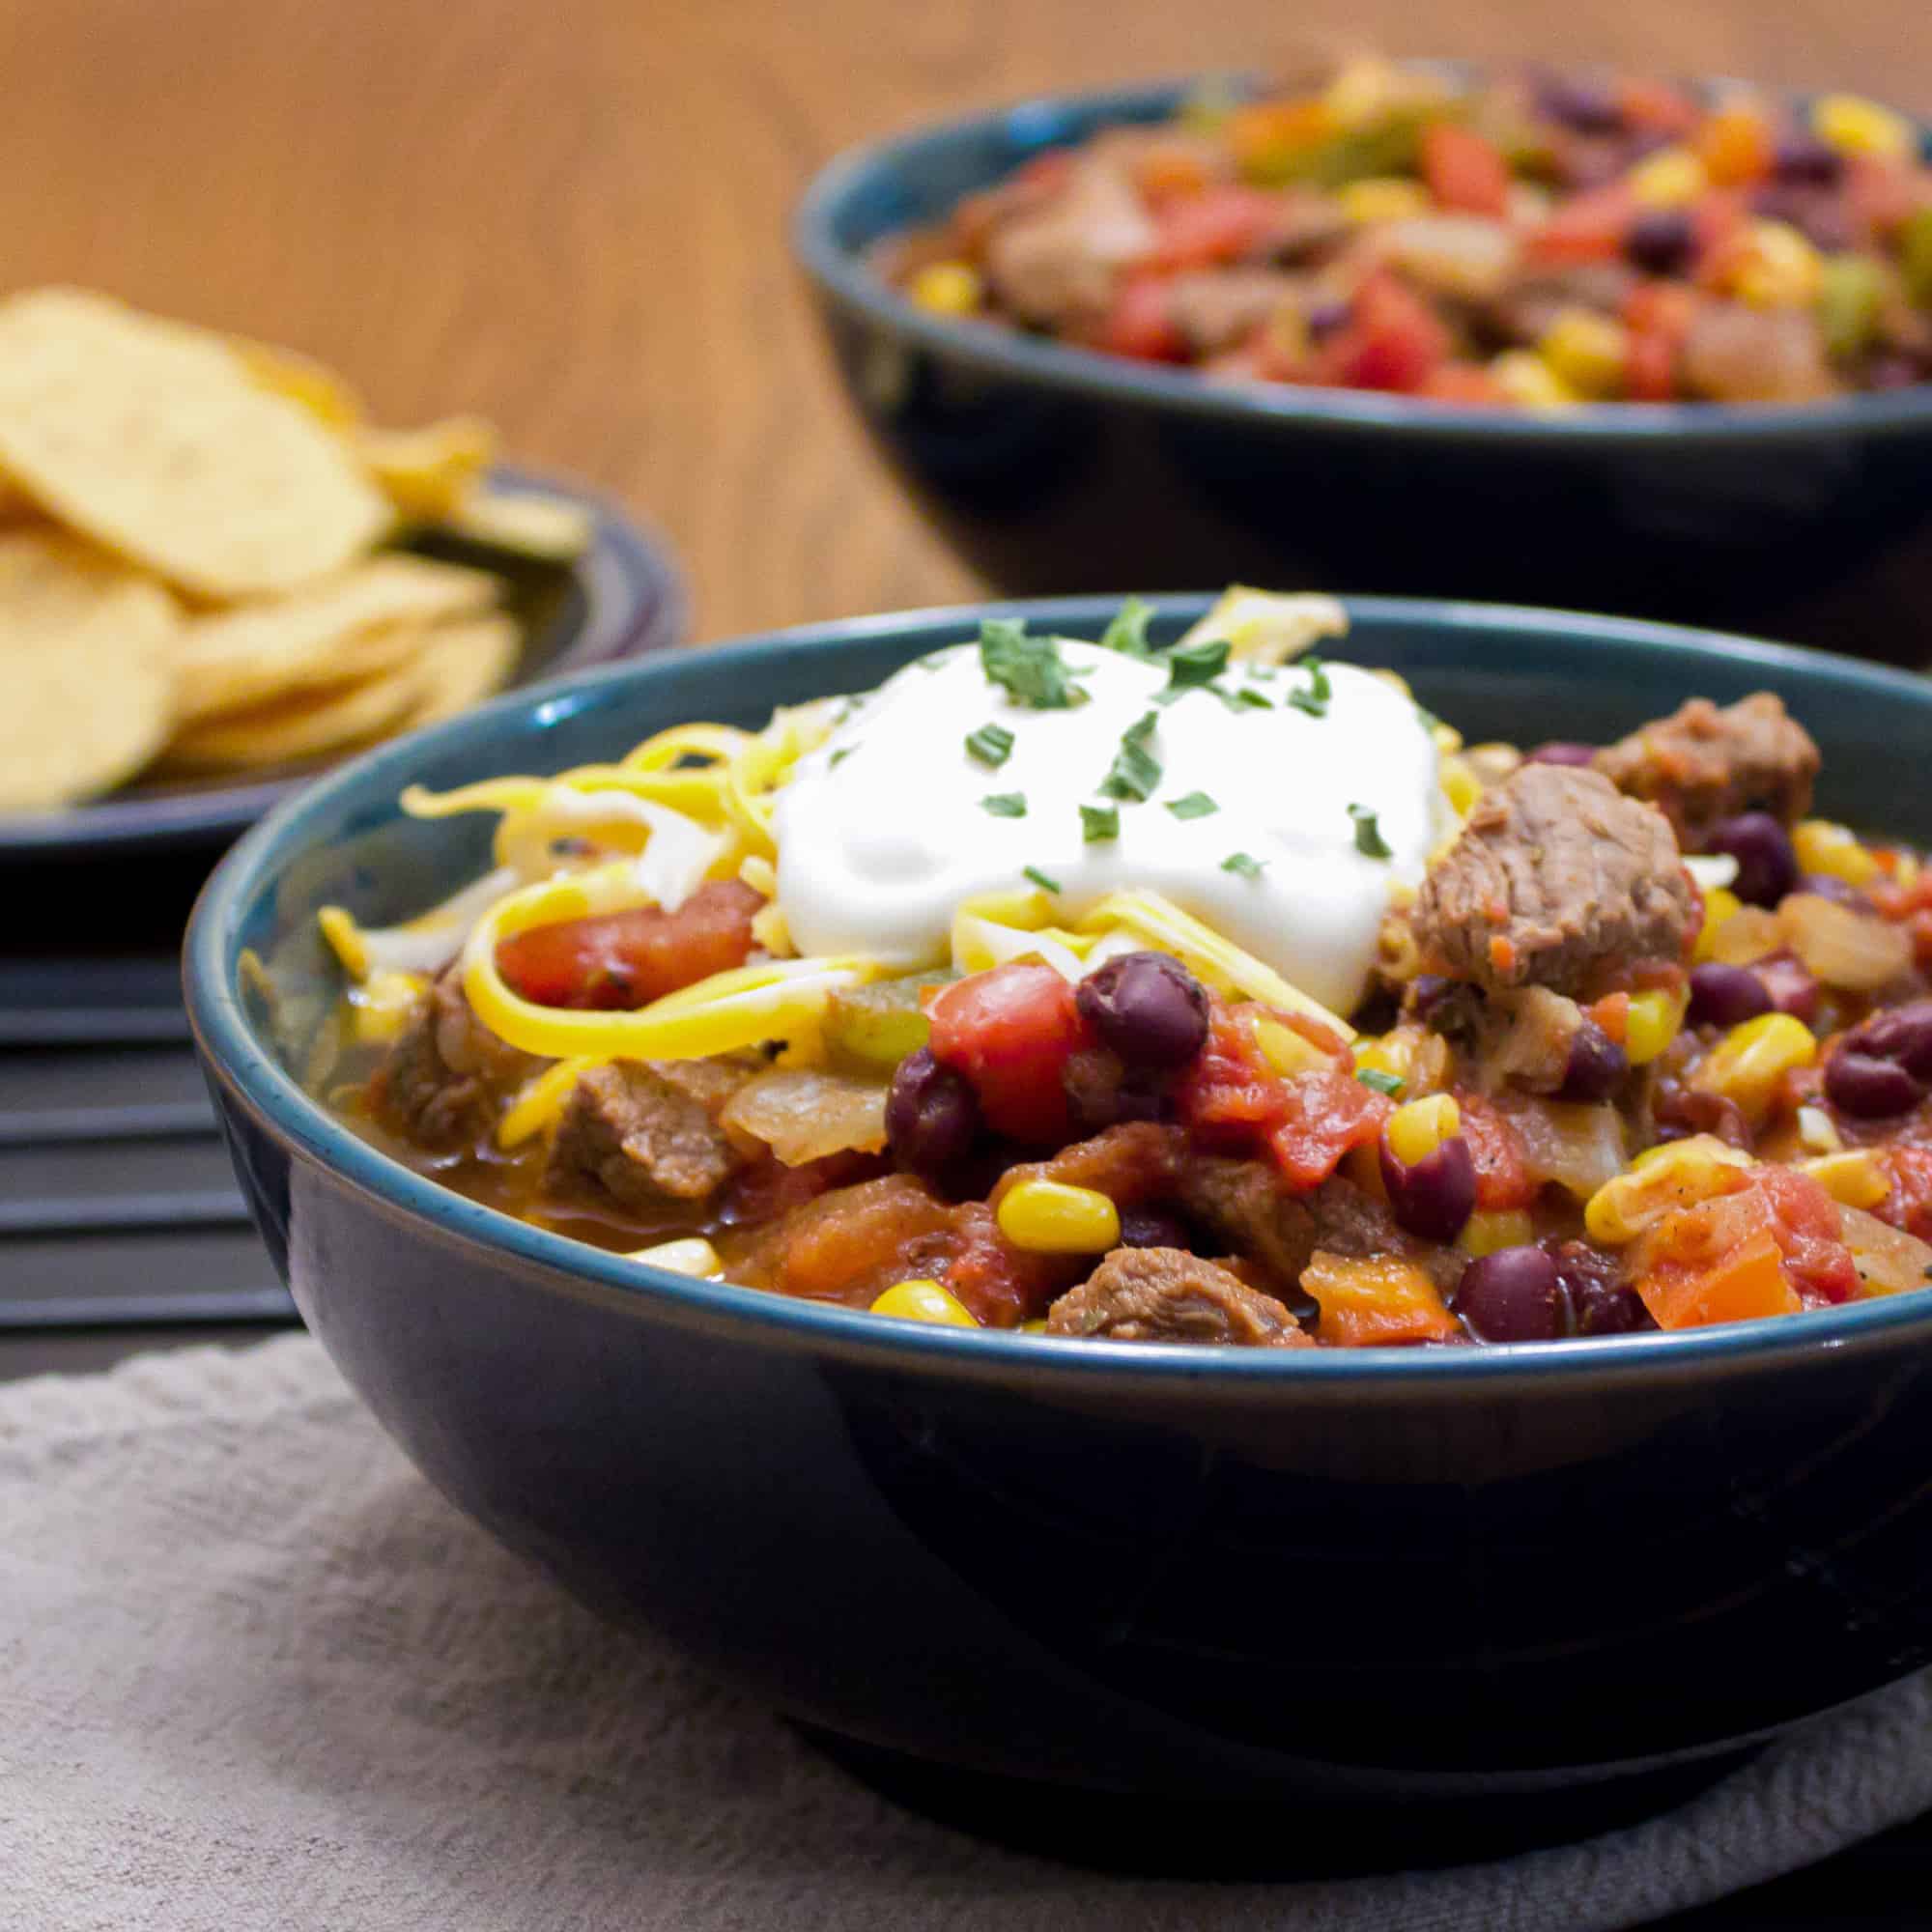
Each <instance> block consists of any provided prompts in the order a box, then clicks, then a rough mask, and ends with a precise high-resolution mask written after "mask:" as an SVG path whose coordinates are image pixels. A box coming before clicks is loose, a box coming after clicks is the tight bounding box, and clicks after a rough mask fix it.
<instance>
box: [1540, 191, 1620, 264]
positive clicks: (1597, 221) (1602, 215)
mask: <svg viewBox="0 0 1932 1932" xmlns="http://www.w3.org/2000/svg"><path fill="white" fill-rule="evenodd" d="M1635 213H1636V201H1635V198H1634V196H1633V195H1632V193H1631V191H1630V188H1629V186H1628V185H1626V184H1624V183H1623V182H1612V183H1611V184H1610V185H1608V186H1607V187H1597V188H1591V189H1589V190H1588V191H1587V192H1586V193H1583V194H1579V195H1577V196H1575V197H1573V198H1572V199H1571V200H1569V201H1566V202H1563V203H1562V204H1560V205H1559V206H1558V207H1557V208H1556V209H1555V210H1554V211H1553V212H1552V213H1551V214H1550V215H1549V218H1548V220H1547V221H1545V222H1544V224H1543V225H1542V227H1540V228H1539V229H1537V230H1536V232H1535V233H1534V234H1533V235H1531V236H1530V238H1529V240H1528V241H1527V243H1526V244H1525V248H1524V252H1525V253H1526V254H1527V255H1528V256H1529V257H1530V258H1531V259H1532V260H1534V261H1538V262H1547V263H1551V264H1556V263H1571V262H1613V261H1615V260H1616V258H1617V257H1618V256H1619V255H1621V254H1622V253H1623V247H1624V237H1625V236H1626V235H1627V234H1629V232H1630V225H1631V222H1632V220H1633V218H1634V215H1635Z"/></svg>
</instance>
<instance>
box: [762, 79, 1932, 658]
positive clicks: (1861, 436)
mask: <svg viewBox="0 0 1932 1932" xmlns="http://www.w3.org/2000/svg"><path fill="white" fill-rule="evenodd" d="M1190 91H1191V89H1190V88H1189V87H1188V86H1187V85H1182V84H1168V85H1161V86H1149V87H1137V88H1129V89H1122V90H1116V91H1113V92H1106V93H1095V94H1079V95H1067V96H1059V97H1046V98H1043V99H1037V100H1032V101H1028V102H1026V103H1024V104H1023V105H1020V106H1015V107H1009V108H1004V109H1001V110H999V111H996V112H993V113H987V114H982V115H979V116H976V117H974V118H971V119H968V120H962V121H955V122H952V123H949V124H947V125H944V126H941V127H937V128H925V129H922V130H919V131H917V132H914V133H912V134H908V135H906V136H903V137H901V138H899V139H896V140H892V141H887V142H883V143H880V144H878V145H876V146H872V147H867V148H863V149H858V150H855V151H853V152H851V153H848V154H846V155H844V156H841V157H839V158H838V159H837V160H835V161H833V162H832V163H831V164H830V165H829V166H828V167H827V168H826V169H825V170H824V171H823V172H822V173H821V174H820V175H819V176H818V178H817V179H816V181H815V182H813V184H812V185H811V187H810V191H809V192H808V193H807V195H806V197H805V200H804V202H803V204H802V206H801V207H800V209H799V211H798V213H797V216H796V219H795V222H794V225H793V231H792V239H793V245H794V248H795V250H796V252H797V254H798V257H799V259H800V261H801V262H802V263H803V265H804V267H805V269H806V271H807V273H808V275H809V276H810V282H811V286H812V290H813V293H814V295H815V296H816V298H817V303H818V309H819V313H820V316H821V318H822V320H823V322H824V326H825V328H826V332H827V335H828V337H829V339H830V342H831V346H832V350H833V353H834V355H835V357H836V360H837V363H838V370H839V374H840V375H841V377H842V378H843V380H844V383H845V385H846V388H847V390H848V392H849V394H850V396H851V398H852V401H853V403H854V405H855V407H856V408H857V410H858V412H859V414H860V416H861V418H862V420H863V421H864V422H865V424H866V426H867V429H868V430H869V431H870V433H871V435H872V437H873V439H874V440H875V441H876V442H877V443H878V445H879V447H880V449H881V450H882V451H883V453H884V454H885V456H886V457H887V458H888V460H889V461H890V462H891V463H892V465H893V467H894V468H895V469H896V470H897V471H898V472H899V474H900V475H901V477H902V478H903V479H904V480H905V481H906V483H907V484H908V485H909V486H910V488H911V490H912V492H913V494H914V496H915V497H916V498H917V500H918V501H919V503H920V504H921V506H922V508H923V510H924V511H925V513H926V514H927V516H928V517H929V518H930V519H931V520H932V522H933V523H934V524H935V525H937V526H938V527H939V528H940V529H941V530H942V531H943V532H944V533H945V534H946V536H947V537H948V538H949V539H950V540H951V541H952V543H953V544H954V545H955V546H956V547H957V548H958V549H959V550H960V551H961V553H962V554H964V555H965V556H966V558H967V559H968V560H969V561H970V562H971V563H972V564H973V565H974V566H975V567H976V568H977V569H979V570H980V571H981V572H983V573H984V574H985V575H986V576H987V578H989V579H990V581H991V582H992V583H993V584H994V586H995V587H996V588H997V589H998V590H1000V591H1001V592H1002V593H1005V594H1009V595H1014V596H1026V595H1034V594H1050V593H1059V592H1067V591H1080V590H1099V589H1103V588H1106V587H1108V586H1110V585H1114V584H1118V583H1120V582H1122V581H1124V580H1129V579H1131V580H1133V581H1136V582H1151V583H1189V582H1194V583H1198V582H1227V581H1229V580H1231V579H1235V580H1245V581H1248V582H1261V583H1266V584H1269V585H1271V586H1273V585H1289V584H1306V583H1314V584H1320V585H1322V586H1328V585H1333V584H1344V583H1358V584H1365V585H1373V586H1374V587H1375V588H1376V589H1377V590H1378V591H1403V592H1414V593H1420V594H1426V595H1431V596H1451V597H1488V598H1501V599H1507V600H1510V601H1512V602H1521V603H1544V604H1553V605H1558V606H1562V607H1564V608H1566V609H1582V610H1608V611H1634V612H1639V613H1643V614H1646V615H1655V616H1664V617H1671V618H1675V619H1678V620H1680V621H1686V622H1694V623H1710V624H1721V625H1726V626H1730V627H1733V628H1738V629H1747V630H1757V631H1764V632H1769V633H1771V634H1772V635H1775V636H1781V637H1789V638H1795V639H1802V640H1804V641H1807V642H1811V643H1819V644H1827V645H1830V646H1833V648H1836V649H1841V650H1850V651H1855V652H1858V653H1860V654H1861V655H1864V656H1869V657H1876V658H1881V659H1884V660H1886V661H1888V662H1891V663H1901V664H1910V665H1913V666H1918V665H1921V664H1923V663H1925V662H1926V661H1927V660H1928V659H1932V641H1928V640H1927V639H1925V637H1924V631H1923V616H1922V612H1923V611H1924V609H1925V607H1926V604H1927V601H1928V599H1932V385H1925V386H1920V387H1918V388H1917V389H1908V390H1901V391H1896V392H1893V393H1889V394H1883V395H1865V396H1854V397H1849V398H1846V399H1845V400H1843V401H1837V402H1832V403H1826V404H1817V405H1807V406H1803V407H1793V408H1789V409H1783V408H1763V409H1743V408H1728V407H1722V406H1719V405H1713V404H1681V405H1668V406H1655V405H1628V404H1627V405H1612V406H1607V407H1602V408H1596V409H1588V410H1578V411H1575V412H1568V413H1566V414H1563V415H1561V416H1536V415H1527V414H1520V413H1515V412H1504V411H1499V410H1481V409H1469V408H1462V407H1455V406H1451V405H1446V404H1440V403H1424V402H1417V401H1414V400H1411V399H1407V398H1404V397H1392V396H1380V395H1373V394H1368V393H1365V392H1362V391H1354V390H1321V389H1297V388H1289V387H1284V386H1280V385H1274V384H1238V385H1235V384H1210V383H1208V382H1206V381H1204V380H1203V379H1202V378H1201V377H1200V376H1198V375H1196V374H1194V373H1192V372H1189V371H1185V370H1174V369H1166V368H1159V367H1154V366H1152V365H1150V364H1147V363H1138V362H1132V361H1127V360H1124V359H1122V358H1120V357H1116V356H1109V355H1099V354H1097V353H1094V352H1091V351H1087V350H1082V349H1074V348H1068V347H1066V346H1064V345H1062V344H1058V343H1054V342H1049V341H1046V340H1043V339H1037V338H1033V337H1029V336H1025V335H1021V334H1016V333H1014V332H1012V331H1009V330H1006V329H997V328H992V327H984V326H982V325H978V324H974V323H971V322H956V321H949V320H947V319H944V318H942V317H937V316H934V315H931V314H928V313H926V312H924V311H923V310H921V309H919V308H918V307H916V306H915V305H914V304H913V303H912V302H910V301H908V300H906V299H905V298H903V297H902V296H900V295H898V294H897V293H896V292H895V291H894V290H893V289H891V288H890V287H888V286H887V284H886V283H885V282H884V281H882V280H881V279H880V278H879V277H878V276H877V275H876V274H874V273H873V272H872V270H871V269H870V268H869V267H868V266H867V259H866V251H867V249H868V248H869V247H870V245H871V244H872V243H873V242H875V241H878V240H879V239H880V238H881V237H883V236H886V235H889V234H891V233H893V232H894V231H895V230H897V229H900V228H903V227H906V226H907V225H909V224H913V223H917V222H923V221H929V220H932V219H934V218H936V217H938V216H941V215H943V214H944V213H946V212H947V211H948V210H949V209H951V208H952V205H953V204H954V203H955V202H956V201H957V200H958V199H959V198H960V196H962V195H964V194H966V193H969V192H971V191H972V190H974V189H977V188H981V187H985V186H987V185H989V184H991V183H993V182H995V181H997V180H999V179H1000V178H1001V177H1003V176H1004V175H1006V174H1008V173H1009V171H1010V170H1011V169H1013V168H1014V167H1016V166H1018V165H1019V164H1020V163H1021V162H1023V161H1025V160H1026V159H1028V158H1029V157H1030V156H1034V155H1037V154H1038V153H1039V152H1040V151H1041V150H1042V149H1046V148H1052V147H1060V146H1065V145H1067V144H1069V143H1073V142H1077V141H1080V140H1083V139H1085V138H1086V137H1088V136H1089V135H1091V134H1092V133H1094V132H1095V131H1096V130H1097V129H1099V128H1103V127H1106V126H1108V125H1111V124H1116V123H1122V122H1147V121H1154V120H1159V119H1162V118H1164V117H1165V116H1167V115H1168V114H1169V113H1170V112H1172V110H1173V109H1174V107H1175V106H1176V105H1177V104H1178V103H1179V101H1180V100H1182V99H1184V98H1185V97H1186V96H1187V95H1188V93H1189V92H1190Z"/></svg>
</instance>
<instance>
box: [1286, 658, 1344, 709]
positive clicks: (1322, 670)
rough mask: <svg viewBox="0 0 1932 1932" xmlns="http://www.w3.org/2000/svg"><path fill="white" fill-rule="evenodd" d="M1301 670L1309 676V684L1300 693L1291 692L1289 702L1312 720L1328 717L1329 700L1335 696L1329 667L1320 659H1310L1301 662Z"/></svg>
mask: <svg viewBox="0 0 1932 1932" xmlns="http://www.w3.org/2000/svg"><path fill="white" fill-rule="evenodd" d="M1301 668H1302V669H1303V670H1305V671H1307V672H1308V674H1309V675H1308V683H1307V685H1306V686H1305V687H1304V688H1303V689H1302V690H1300V691H1291V692H1290V693H1289V694H1288V701H1289V702H1290V703H1291V704H1292V705H1293V706H1294V708H1295V709H1296V710H1297V711H1305V712H1307V714H1308V715H1309V717H1311V718H1325V717H1327V715H1328V700H1329V698H1330V697H1332V696H1334V693H1333V691H1332V690H1331V689H1330V688H1329V684H1328V668H1327V667H1326V666H1325V665H1324V664H1323V663H1322V662H1321V659H1320V658H1315V657H1308V658H1303V659H1302V660H1301Z"/></svg>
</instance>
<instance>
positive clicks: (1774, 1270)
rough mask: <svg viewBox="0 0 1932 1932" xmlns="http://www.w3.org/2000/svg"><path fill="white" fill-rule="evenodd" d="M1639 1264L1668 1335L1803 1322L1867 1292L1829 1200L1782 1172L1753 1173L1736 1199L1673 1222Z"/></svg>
mask: <svg viewBox="0 0 1932 1932" xmlns="http://www.w3.org/2000/svg"><path fill="white" fill-rule="evenodd" d="M1635 1263H1636V1277H1637V1279H1636V1290H1637V1293H1638V1294H1639V1295H1640V1296H1641V1297H1642V1299H1643V1304H1644V1306H1645V1307H1646V1308H1648V1309H1649V1310H1650V1312H1651V1314H1652V1316H1653V1317H1654V1318H1655V1319H1656V1321H1657V1324H1658V1326H1659V1327H1661V1328H1694V1327H1701V1326H1704V1325H1706V1324H1708V1323H1711V1322H1717V1321H1751V1320H1754V1319H1755V1318H1757V1317H1760V1316H1767V1315H1795V1314H1797V1313H1798V1312H1799V1311H1800V1310H1801V1309H1803V1308H1806V1307H1818V1306H1820V1305H1822V1304H1827V1303H1833V1302H1841V1301H1849V1300H1850V1299H1851V1298H1852V1297H1853V1296H1854V1295H1855V1294H1857V1293H1858V1292H1859V1276H1858V1267H1857V1264H1856V1263H1854V1261H1853V1259H1852V1254H1851V1250H1850V1249H1849V1248H1848V1247H1847V1246H1846V1245H1845V1242H1844V1238H1843V1234H1842V1227H1841V1223H1840V1221H1839V1217H1838V1210H1837V1208H1836V1206H1835V1205H1834V1204H1833V1201H1832V1198H1831V1196H1830V1195H1828V1194H1827V1193H1826V1192H1825V1190H1824V1188H1823V1187H1821V1186H1820V1185H1819V1183H1818V1182H1817V1181H1816V1180H1814V1179H1812V1178H1811V1177H1810V1176H1809V1175H1807V1174H1801V1173H1799V1172H1798V1171H1797V1170H1796V1169H1795V1168H1788V1167H1780V1166H1777V1165H1776V1164H1767V1165H1765V1166H1763V1167H1759V1168H1754V1169H1752V1170H1751V1174H1750V1178H1749V1179H1748V1181H1747V1183H1746V1184H1745V1185H1744V1186H1743V1187H1741V1188H1739V1189H1737V1190H1736V1191H1734V1192H1732V1193H1730V1194H1725V1195H1720V1196H1719V1197H1718V1198H1717V1199H1715V1200H1711V1201H1703V1202H1699V1203H1698V1204H1697V1205H1696V1206H1694V1207H1690V1208H1679V1209H1678V1210H1677V1211H1676V1212H1675V1213H1672V1214H1667V1215H1665V1216H1664V1218H1663V1220H1662V1222H1660V1223H1659V1224H1658V1226H1657V1227H1655V1228H1653V1229H1652V1230H1651V1231H1650V1232H1649V1233H1648V1234H1647V1235H1645V1236H1643V1238H1642V1240H1641V1242H1640V1243H1639V1245H1638V1248H1637V1251H1636V1257H1635Z"/></svg>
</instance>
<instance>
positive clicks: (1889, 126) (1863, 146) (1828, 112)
mask: <svg viewBox="0 0 1932 1932" xmlns="http://www.w3.org/2000/svg"><path fill="white" fill-rule="evenodd" d="M1811 131H1812V132H1813V133H1814V134H1816V135H1817V137H1818V138H1819V140H1821V141H1823V142H1824V143H1825V144H1826V145H1827V146H1828V147H1833V148H1836V149H1837V151H1838V152H1839V153H1840V154H1841V155H1882V156H1885V157H1887V158H1888V159H1890V160H1903V159H1904V158H1905V157H1906V156H1910V155H1915V154H1917V153H1918V130H1917V129H1916V128H1914V127H1913V125H1912V123H1911V122H1910V121H1908V120H1907V119H1906V118H1905V116H1904V115H1902V114H1894V113H1893V112H1892V111H1891V109H1890V108H1889V107H1881V106H1880V105H1879V104H1878V102H1877V101H1876V100H1865V99H1861V97H1860V96H1858V95H1856V94H1827V95H1822V96H1820V97H1819V99H1816V100H1814V101H1813V102H1812V103H1811Z"/></svg>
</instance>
